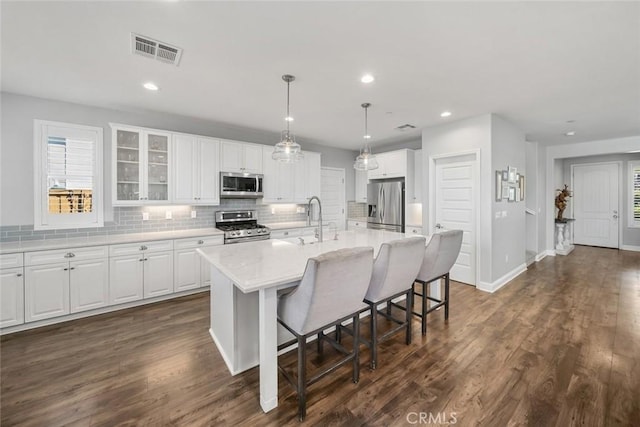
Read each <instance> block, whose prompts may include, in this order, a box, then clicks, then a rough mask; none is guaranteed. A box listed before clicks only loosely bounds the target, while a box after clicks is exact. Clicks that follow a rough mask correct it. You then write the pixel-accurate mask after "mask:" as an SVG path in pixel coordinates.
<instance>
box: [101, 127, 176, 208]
mask: <svg viewBox="0 0 640 427" xmlns="http://www.w3.org/2000/svg"><path fill="white" fill-rule="evenodd" d="M111 128H112V133H113V136H112V162H113V168H112V177H113V180H114V184H113V186H112V187H113V190H112V192H113V204H114V205H115V206H131V205H147V204H166V203H168V202H169V201H170V200H171V198H172V197H171V196H172V195H171V190H172V189H171V188H170V186H169V183H170V182H171V178H172V177H171V169H170V158H169V157H170V153H171V134H170V133H169V132H164V131H159V130H155V129H146V128H139V127H135V126H127V125H120V124H111Z"/></svg>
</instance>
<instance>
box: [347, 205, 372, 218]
mask: <svg viewBox="0 0 640 427" xmlns="http://www.w3.org/2000/svg"><path fill="white" fill-rule="evenodd" d="M366 216H367V204H366V203H357V202H353V201H349V202H347V218H364V217H366Z"/></svg>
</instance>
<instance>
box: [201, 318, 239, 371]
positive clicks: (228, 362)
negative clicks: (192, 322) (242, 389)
mask: <svg viewBox="0 0 640 427" xmlns="http://www.w3.org/2000/svg"><path fill="white" fill-rule="evenodd" d="M209 335H211V339H213V342H214V343H215V344H216V347H218V353H220V356H222V360H224V363H225V364H226V365H227V369H228V370H229V372H230V373H231V375H238V374H239V373H241V372H243V371H236V370H235V369H233V364H232V363H231V360H229V355H227V353H226V352H225V351H224V347H222V346H221V345H220V341H218V338H217V337H216V334H215V333H213V329H211V328H209Z"/></svg>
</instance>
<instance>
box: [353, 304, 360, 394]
mask: <svg viewBox="0 0 640 427" xmlns="http://www.w3.org/2000/svg"><path fill="white" fill-rule="evenodd" d="M358 381H360V316H358V315H356V316H354V317H353V382H354V384H358Z"/></svg>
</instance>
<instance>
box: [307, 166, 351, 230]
mask: <svg viewBox="0 0 640 427" xmlns="http://www.w3.org/2000/svg"><path fill="white" fill-rule="evenodd" d="M344 175H345V172H344V169H335V168H322V172H321V175H320V200H322V222H323V223H325V224H328V223H329V222H335V223H336V225H337V226H338V229H339V230H344V229H345V227H346V224H345V203H346V202H345V185H344ZM314 206H315V203H314Z"/></svg>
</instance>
